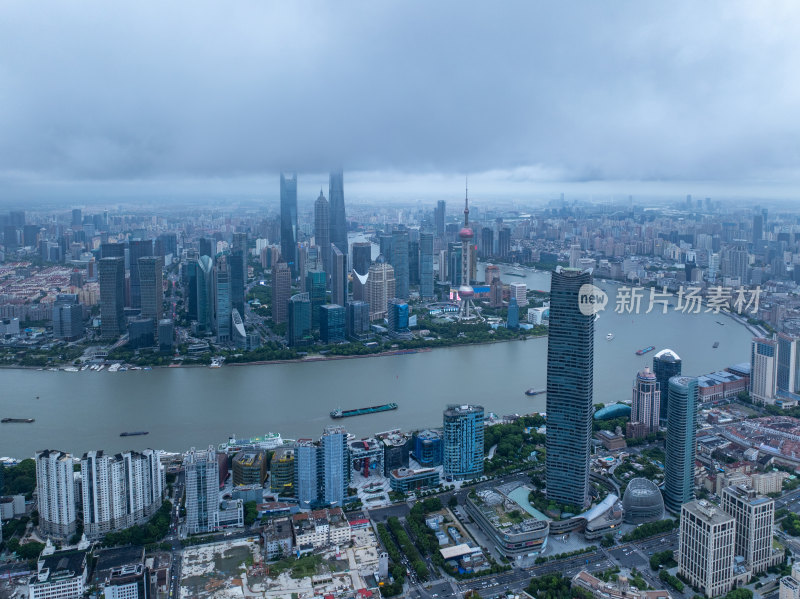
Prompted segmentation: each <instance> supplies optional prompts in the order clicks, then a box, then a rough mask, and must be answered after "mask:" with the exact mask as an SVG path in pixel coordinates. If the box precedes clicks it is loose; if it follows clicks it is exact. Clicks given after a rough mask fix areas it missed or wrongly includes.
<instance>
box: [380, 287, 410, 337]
mask: <svg viewBox="0 0 800 599" xmlns="http://www.w3.org/2000/svg"><path fill="white" fill-rule="evenodd" d="M408 317H409V310H408V303H407V302H405V301H404V300H401V299H398V298H396V297H395V298H392V299H390V300H389V304H388V306H387V309H386V320H387V323H388V329H389V336H390V337H393V338H395V339H411V331H410V330H409V329H408Z"/></svg>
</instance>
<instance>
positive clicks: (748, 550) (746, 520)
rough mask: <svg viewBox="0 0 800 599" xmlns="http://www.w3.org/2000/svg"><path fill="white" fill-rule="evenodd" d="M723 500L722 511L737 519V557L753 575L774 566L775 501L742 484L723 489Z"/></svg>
mask: <svg viewBox="0 0 800 599" xmlns="http://www.w3.org/2000/svg"><path fill="white" fill-rule="evenodd" d="M721 499H722V504H721V505H722V509H723V510H724V511H725V512H726V513H728V514H729V515H731V516H733V519H734V520H736V535H735V539H736V544H735V546H734V555H740V556H742V557H744V561H745V564H746V567H747V569H748V570H749V571H750V572H752V573H753V574H760V573H761V572H764V571H765V570H766V569H767V568H769V567H770V566H771V565H772V564H771V563H770V561H771V558H772V557H773V551H772V527H773V525H774V524H775V502H774V501H773V500H772V499H770V498H769V497H764V496H763V495H759V494H758V493H756V492H755V491H754V490H753V489H751V488H749V487H745V486H740V485H734V486H731V487H726V488H724V489H723V490H722V495H721Z"/></svg>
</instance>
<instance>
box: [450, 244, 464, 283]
mask: <svg viewBox="0 0 800 599" xmlns="http://www.w3.org/2000/svg"><path fill="white" fill-rule="evenodd" d="M462 256H463V254H462V248H461V244H460V243H450V244H449V245H448V247H447V279H448V280H449V281H450V286H451V287H459V286H460V285H461V262H462Z"/></svg>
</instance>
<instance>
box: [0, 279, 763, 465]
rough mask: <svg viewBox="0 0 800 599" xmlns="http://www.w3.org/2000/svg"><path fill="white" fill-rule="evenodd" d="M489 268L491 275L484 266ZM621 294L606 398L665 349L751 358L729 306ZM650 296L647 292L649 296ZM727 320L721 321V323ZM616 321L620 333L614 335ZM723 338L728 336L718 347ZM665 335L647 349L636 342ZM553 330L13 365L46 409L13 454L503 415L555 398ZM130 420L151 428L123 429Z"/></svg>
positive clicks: (11, 406)
mask: <svg viewBox="0 0 800 599" xmlns="http://www.w3.org/2000/svg"><path fill="white" fill-rule="evenodd" d="M501 271H502V272H503V273H504V274H503V275H502V278H503V281H504V282H511V281H525V282H526V283H527V284H528V287H529V289H542V290H547V289H549V285H550V280H549V279H550V276H549V273H546V272H545V273H543V272H532V271H523V272H522V273H521V272H520V271H516V272H517V274H524V276H522V277H518V276H510V275H509V274H507V273H511V272H514V271H513V270H512V269H511V267H501ZM478 273H479V274H478V278H479V279H482V278H483V265H482V264H480V265H479V271H478ZM595 282H596V284H598V285H599V286H600V287H602V288H604V289H605V290H606V292H607V293H608V294H609V296H610V301H609V305H608V306H607V308H606V309H605V311H604V312H602V313H601V315H600V317H599V318H598V319H597V320H596V321H595V352H594V401H595V403H598V402H602V403H610V402H614V401H618V400H626V399H630V397H631V387H632V384H633V379H634V377H635V376H636V373H637V371H638V370H639V369H641V368H643V367H644V366H650V365H652V359H653V355H654V354H655V353H656V352H657V351H658V350H661V349H663V348H667V347H669V348H671V349H673V350H675V351H676V352H677V353H678V355H680V357H681V358H682V360H683V372H684V374H690V375H699V374H705V373H708V372H712V371H715V370H721V369H723V368H725V367H727V366H729V365H732V364H737V363H741V362H746V361H748V360H749V353H750V343H749V342H750V339H751V337H752V335H751V334H750V333H749V332H748V330H747V329H746V328H745V327H744V326H742V325H740V324H738V323H737V322H735V321H734V320H733V319H731V318H728V317H726V316H723V315H721V314H713V313H701V314H696V315H694V314H693V315H688V314H683V313H681V312H677V311H674V310H672V309H670V311H669V312H668V313H667V314H662V313H661V311H660V307H657V308H656V309H655V310H653V311H652V312H651V313H650V314H643V313H641V314H627V313H626V314H618V313H616V312H615V311H614V294H615V293H616V288H617V286H616V285H614V284H611V283H603V282H602V281H595ZM646 305H647V300H646V299H645V300H644V301H643V304H642V312H644V310H645V309H646ZM719 323H722V324H719ZM608 333H613V335H614V338H613V339H612V340H611V341H608V340H607V339H606V336H607V334H608ZM715 341H718V342H719V347H718V348H717V349H714V348H713V347H712V346H713V344H714V342H715ZM650 345H654V346H655V348H656V349H655V351H652V352H650V353H648V354H646V355H644V356H637V355H636V353H635V352H636V350H637V349H640V348H644V347H647V346H650ZM546 361H547V339H545V338H541V339H529V340H527V341H513V342H506V343H496V344H489V345H473V346H463V347H452V348H442V349H434V350H433V351H429V352H420V353H416V354H406V355H397V356H385V357H368V358H358V359H347V360H326V361H315V362H308V363H302V362H298V363H288V364H265V365H252V366H224V367H222V368H215V369H212V368H199V367H198V368H160V369H154V370H150V371H127V372H115V373H111V372H107V371H106V370H104V371H101V372H93V371H89V370H87V371H83V372H64V371H59V372H50V371H46V370H45V371H37V370H11V369H3V370H0V417H14V418H35V419H36V422H34V423H33V424H0V456H11V457H15V458H24V457H28V456H31V455H33V453H34V452H35V451H36V450H38V449H44V448H50V449H61V450H64V451H69V452H72V453H75V454H82V453H83V452H85V451H89V450H92V449H103V450H106V451H114V452H116V451H120V450H124V449H144V448H147V447H152V448H157V449H165V450H168V451H184V450H186V449H188V448H190V447H192V446H196V447H202V446H207V445H208V444H211V443H213V444H217V443H220V442H222V441H225V440H227V438H228V436H229V435H231V434H235V435H236V436H237V437H239V438H243V437H248V436H253V435H261V434H264V433H266V432H270V431H272V432H277V433H280V434H282V435H283V436H284V438H292V439H296V438H300V437H318V436H319V435H320V434H321V433H322V431H323V429H324V427H325V426H326V425H329V424H332V423H334V422H336V423H338V424H342V425H344V426H345V427H346V428H347V430H348V431H349V432H352V433H354V434H356V435H359V436H366V435H370V434H373V433H376V432H380V431H385V430H390V429H394V428H400V429H406V430H414V429H420V428H424V427H434V426H441V423H442V410H443V409H444V407H445V406H446V405H447V404H449V403H476V404H481V405H483V406H484V407H485V409H486V411H487V412H494V413H496V414H498V415H501V416H502V415H506V414H525V413H530V412H539V411H545V405H546V395H540V396H537V397H527V396H526V395H525V394H524V391H525V390H526V389H528V388H530V387H535V388H544V387H545V386H546ZM387 402H396V403H397V404H398V405H399V408H398V409H397V410H395V411H391V412H384V413H380V414H371V415H367V416H357V417H354V418H347V419H344V420H336V421H334V420H332V419H331V418H330V416H329V412H330V411H331V410H332V409H334V408H337V407H341V408H344V409H348V408H358V407H363V406H370V405H375V404H380V403H387ZM123 431H149V433H150V434H149V435H147V436H139V437H120V436H119V434H120V433H121V432H123Z"/></svg>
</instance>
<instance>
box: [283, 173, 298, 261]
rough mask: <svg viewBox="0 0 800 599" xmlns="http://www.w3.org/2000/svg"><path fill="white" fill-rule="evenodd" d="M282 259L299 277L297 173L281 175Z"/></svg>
mask: <svg viewBox="0 0 800 599" xmlns="http://www.w3.org/2000/svg"><path fill="white" fill-rule="evenodd" d="M281 257H282V258H283V259H284V260H285V261H286V263H287V264H288V265H289V267H290V268H291V269H292V276H297V173H289V174H287V173H281Z"/></svg>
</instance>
